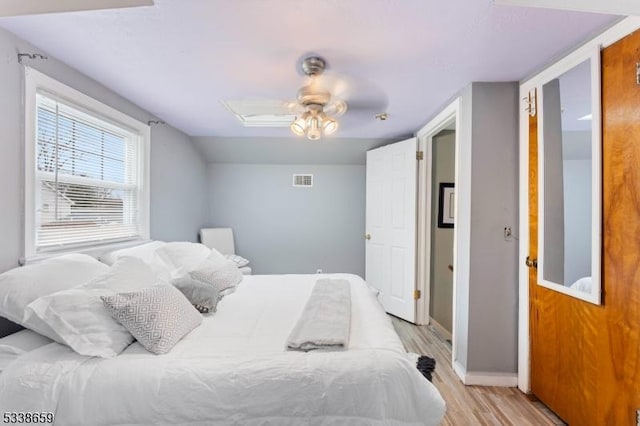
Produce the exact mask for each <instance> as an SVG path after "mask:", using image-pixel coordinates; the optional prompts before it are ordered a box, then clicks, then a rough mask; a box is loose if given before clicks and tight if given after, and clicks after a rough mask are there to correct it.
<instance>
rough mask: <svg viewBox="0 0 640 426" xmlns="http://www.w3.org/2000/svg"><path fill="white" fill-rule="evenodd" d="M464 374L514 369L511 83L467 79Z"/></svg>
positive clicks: (514, 102)
mask: <svg viewBox="0 0 640 426" xmlns="http://www.w3.org/2000/svg"><path fill="white" fill-rule="evenodd" d="M472 92H473V93H472V108H473V112H472V118H471V120H472V124H471V133H472V136H471V138H472V167H471V245H470V249H471V250H470V253H471V255H470V264H469V267H470V269H469V316H468V347H467V360H466V361H467V364H466V369H467V371H468V372H474V371H475V372H495V373H515V372H516V371H517V355H518V336H517V334H518V315H517V314H518V312H517V306H518V244H517V241H516V240H515V239H514V238H512V239H511V240H508V241H507V240H505V239H504V231H503V228H504V227H505V226H511V227H512V229H513V234H514V235H518V230H517V223H518V84H517V83H473V84H472Z"/></svg>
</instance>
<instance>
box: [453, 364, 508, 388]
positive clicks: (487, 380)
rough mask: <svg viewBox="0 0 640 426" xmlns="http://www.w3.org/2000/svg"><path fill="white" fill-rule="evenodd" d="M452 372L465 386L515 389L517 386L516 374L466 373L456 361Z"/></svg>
mask: <svg viewBox="0 0 640 426" xmlns="http://www.w3.org/2000/svg"><path fill="white" fill-rule="evenodd" d="M453 371H454V372H455V373H456V374H457V375H458V377H460V380H462V383H464V384H465V385H467V386H499V387H508V388H515V387H517V386H518V373H492V372H484V371H472V372H468V371H467V370H466V369H465V368H464V367H463V366H462V365H461V364H460V363H458V362H457V361H456V362H454V363H453Z"/></svg>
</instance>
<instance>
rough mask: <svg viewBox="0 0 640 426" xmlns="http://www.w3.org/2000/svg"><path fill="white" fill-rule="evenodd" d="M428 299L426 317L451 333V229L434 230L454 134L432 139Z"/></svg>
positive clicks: (450, 178)
mask: <svg viewBox="0 0 640 426" xmlns="http://www.w3.org/2000/svg"><path fill="white" fill-rule="evenodd" d="M431 173H432V181H431V196H432V201H431V205H432V206H434V207H435V208H433V209H431V277H430V283H431V286H430V287H431V297H430V298H429V303H430V307H429V314H430V316H431V318H433V319H434V320H436V321H437V322H438V324H440V325H441V326H442V327H444V328H445V329H446V330H447V331H448V332H449V333H451V329H452V325H451V322H452V320H453V317H452V311H453V273H452V272H451V271H450V270H449V265H453V228H438V212H439V210H440V205H439V199H438V198H439V192H440V183H441V182H454V181H455V132H453V131H450V130H444V131H442V132H441V133H440V134H438V135H437V136H435V137H434V138H433V165H432V169H431Z"/></svg>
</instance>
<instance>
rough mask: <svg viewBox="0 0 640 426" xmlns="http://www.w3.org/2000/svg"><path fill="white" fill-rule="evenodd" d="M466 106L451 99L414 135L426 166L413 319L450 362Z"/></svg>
mask: <svg viewBox="0 0 640 426" xmlns="http://www.w3.org/2000/svg"><path fill="white" fill-rule="evenodd" d="M465 105H466V103H465V102H464V99H463V98H462V97H461V98H458V99H456V100H454V101H453V102H452V103H451V104H450V105H448V106H447V107H446V108H445V109H444V110H442V112H440V114H438V115H437V116H436V117H434V118H433V119H432V120H431V121H430V122H429V123H428V124H427V125H426V126H424V127H423V128H422V129H421V130H420V131H419V132H418V134H417V136H418V146H419V150H420V151H423V152H424V155H423V157H424V161H420V162H419V170H418V179H419V185H418V187H419V188H420V192H419V194H418V235H419V238H418V256H417V259H418V262H417V271H418V283H417V284H418V285H417V288H418V289H419V290H420V292H421V294H422V296H423V297H421V298H420V299H419V300H418V303H417V319H418V323H419V324H421V325H427V324H430V325H431V326H432V327H433V329H435V330H436V331H437V333H438V334H439V335H440V336H442V338H443V340H450V341H451V342H452V345H451V351H452V363H453V360H455V359H456V356H457V350H456V349H457V344H456V338H455V336H456V323H457V320H456V305H457V303H456V276H457V275H458V274H459V271H460V268H456V261H455V259H458V255H457V253H458V248H459V247H458V246H459V241H458V236H459V234H458V232H459V230H458V227H456V224H455V220H456V217H458V216H459V203H458V199H459V197H460V192H459V191H456V190H455V183H456V182H457V181H459V174H460V173H461V170H462V169H460V161H461V159H460V155H459V150H460V140H461V135H462V134H463V133H464V134H465V135H467V133H469V129H468V128H467V126H466V125H465V123H464V122H462V121H461V117H460V112H461V110H462V108H464V107H465ZM466 106H467V107H468V105H466ZM461 129H462V130H463V132H461ZM467 136H468V135H467ZM434 163H435V164H436V167H435V168H434V167H433V164H434ZM441 184H445V185H444V186H443V198H444V199H447V201H448V203H447V207H448V209H447V210H446V213H445V212H444V210H445V209H443V212H441V211H440V209H439V206H440V205H441V204H442V203H440V201H439V198H440V189H441ZM447 184H449V185H450V186H449V187H447V186H446V185H447ZM445 188H450V189H449V190H448V191H447V194H448V195H449V196H446V195H444V189H445ZM451 212H452V213H453V214H451ZM463 213H465V212H463ZM465 214H466V213H465ZM442 215H445V216H447V219H448V220H445V222H447V224H446V225H445V226H440V227H439V226H438V222H439V219H444V218H441V217H439V216H442ZM448 216H453V217H448ZM463 261H464V256H463ZM443 268H444V269H443ZM463 269H464V268H463ZM436 282H437V284H434V283H436ZM434 315H435V316H434ZM463 337H464V336H463Z"/></svg>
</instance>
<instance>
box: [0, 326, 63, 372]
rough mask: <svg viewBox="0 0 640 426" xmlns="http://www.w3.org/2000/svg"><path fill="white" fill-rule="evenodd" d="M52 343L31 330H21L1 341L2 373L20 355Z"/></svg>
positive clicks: (0, 362) (0, 364)
mask: <svg viewBox="0 0 640 426" xmlns="http://www.w3.org/2000/svg"><path fill="white" fill-rule="evenodd" d="M49 343H51V339H48V338H46V337H44V336H42V335H40V334H38V333H36V332H34V331H31V330H21V331H18V332H17V333H13V334H10V335H8V336H6V337H3V338H1V339H0V373H1V372H2V371H4V370H5V369H6V368H7V366H8V365H9V364H10V363H11V362H13V360H15V359H16V358H18V357H19V356H20V355H22V354H25V353H27V352H30V351H32V350H34V349H38V348H39V347H41V346H44V345H48V344H49Z"/></svg>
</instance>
